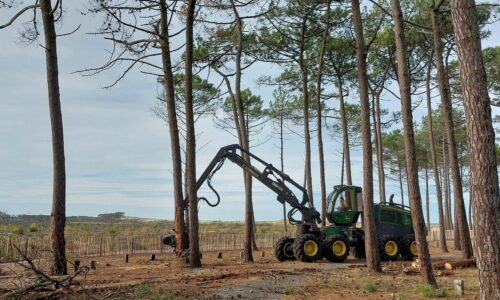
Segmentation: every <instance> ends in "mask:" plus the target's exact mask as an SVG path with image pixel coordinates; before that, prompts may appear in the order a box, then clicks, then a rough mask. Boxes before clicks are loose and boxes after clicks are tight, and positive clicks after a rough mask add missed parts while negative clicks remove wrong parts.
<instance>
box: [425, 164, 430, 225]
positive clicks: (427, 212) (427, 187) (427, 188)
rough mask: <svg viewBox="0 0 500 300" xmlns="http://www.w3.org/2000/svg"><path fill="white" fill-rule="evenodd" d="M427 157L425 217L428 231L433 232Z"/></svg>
mask: <svg viewBox="0 0 500 300" xmlns="http://www.w3.org/2000/svg"><path fill="white" fill-rule="evenodd" d="M428 163H429V162H428V161H427V158H426V159H425V219H426V221H427V222H426V224H427V231H428V232H429V233H430V232H431V217H430V213H429V172H428V170H429V166H428Z"/></svg>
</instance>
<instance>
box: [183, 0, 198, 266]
mask: <svg viewBox="0 0 500 300" xmlns="http://www.w3.org/2000/svg"><path fill="white" fill-rule="evenodd" d="M195 6H196V0H188V6H187V11H186V53H185V70H184V71H185V77H184V82H185V91H184V94H185V105H186V162H187V164H186V173H187V174H188V175H187V180H186V185H187V198H188V201H189V263H190V265H191V267H195V268H197V267H200V266H201V257H200V244H199V235H198V228H199V223H198V196H197V195H196V135H195V130H194V114H193V25H194V24H193V23H194V10H195Z"/></svg>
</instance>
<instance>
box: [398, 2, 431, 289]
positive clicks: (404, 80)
mask: <svg viewBox="0 0 500 300" xmlns="http://www.w3.org/2000/svg"><path fill="white" fill-rule="evenodd" d="M391 9H392V16H393V20H394V35H395V42H396V54H397V61H398V80H399V91H400V94H401V112H402V116H403V129H404V139H405V153H406V169H407V173H408V176H407V181H408V194H409V203H410V207H411V211H412V214H411V215H412V220H413V229H414V231H415V240H416V241H417V247H418V259H419V261H420V274H421V275H422V278H423V279H424V282H425V283H427V284H430V285H432V286H434V287H437V283H436V278H435V277H434V273H433V271H432V264H431V257H430V253H429V247H428V245H427V234H426V232H425V226H424V224H423V223H424V216H423V214H422V199H421V196H420V188H419V183H418V166H417V160H416V154H415V136H414V132H413V116H412V109H411V93H410V74H409V71H408V65H407V60H406V57H407V56H406V44H405V34H404V26H403V13H402V11H401V5H400V3H399V0H391Z"/></svg>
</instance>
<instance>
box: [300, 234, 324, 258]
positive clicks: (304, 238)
mask: <svg viewBox="0 0 500 300" xmlns="http://www.w3.org/2000/svg"><path fill="white" fill-rule="evenodd" d="M293 254H294V255H295V258H297V260H300V261H303V262H314V261H316V260H321V258H323V243H322V242H321V239H320V238H319V237H318V236H315V235H314V234H302V235H299V236H297V237H296V238H295V241H294V242H293Z"/></svg>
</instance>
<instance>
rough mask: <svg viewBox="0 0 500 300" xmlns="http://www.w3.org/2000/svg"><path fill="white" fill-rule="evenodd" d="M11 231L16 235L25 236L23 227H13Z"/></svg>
mask: <svg viewBox="0 0 500 300" xmlns="http://www.w3.org/2000/svg"><path fill="white" fill-rule="evenodd" d="M11 231H12V233H15V234H24V228H22V227H21V226H13V227H12V229H11Z"/></svg>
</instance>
